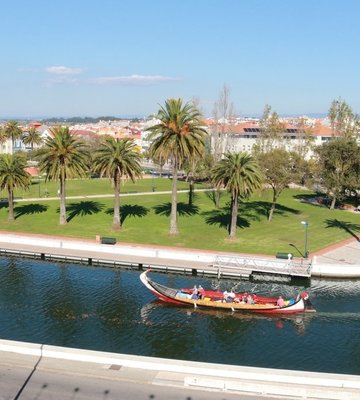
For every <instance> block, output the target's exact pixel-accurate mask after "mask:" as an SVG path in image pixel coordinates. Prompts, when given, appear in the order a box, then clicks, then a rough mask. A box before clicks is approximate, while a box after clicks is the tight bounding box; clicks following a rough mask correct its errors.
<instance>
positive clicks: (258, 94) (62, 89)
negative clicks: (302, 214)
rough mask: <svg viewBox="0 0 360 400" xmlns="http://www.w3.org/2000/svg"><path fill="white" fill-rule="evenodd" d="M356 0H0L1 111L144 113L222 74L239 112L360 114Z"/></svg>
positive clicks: (206, 86)
mask: <svg viewBox="0 0 360 400" xmlns="http://www.w3.org/2000/svg"><path fill="white" fill-rule="evenodd" d="M359 15H360V2H358V1H356V0H167V1H163V0H131V1H130V0H102V1H98V0H53V1H49V0H46V1H45V0H32V1H28V0H13V1H12V2H2V4H1V24H0V49H1V63H0V117H3V118H10V117H17V118H19V117H28V118H35V117H43V116H44V117H50V116H63V117H70V116H94V117H96V116H100V115H113V116H147V115H149V114H151V113H155V112H156V111H157V110H158V109H159V105H161V104H163V103H164V101H165V99H167V98H171V97H181V98H183V99H184V100H186V101H188V100H192V99H198V100H199V102H200V103H199V104H200V108H201V110H202V111H203V113H204V114H205V115H207V116H211V114H212V110H213V106H214V103H215V101H216V100H217V99H218V97H219V93H220V91H221V89H222V87H223V85H224V84H226V85H227V86H228V87H229V89H230V99H231V101H232V102H233V104H234V109H235V112H236V113H237V114H238V115H243V116H244V115H261V113H262V111H263V109H264V106H265V104H269V105H271V106H272V109H273V110H275V111H277V112H278V113H279V114H281V115H289V114H310V113H327V111H328V109H329V106H330V103H331V101H332V100H334V99H337V98H339V97H341V98H342V99H343V100H345V101H346V102H347V103H348V104H349V105H350V106H351V107H352V108H353V110H354V111H355V112H356V113H360V90H359V89H360V87H359V86H360V79H359V71H360V65H359V64H360V52H359V43H360V23H359Z"/></svg>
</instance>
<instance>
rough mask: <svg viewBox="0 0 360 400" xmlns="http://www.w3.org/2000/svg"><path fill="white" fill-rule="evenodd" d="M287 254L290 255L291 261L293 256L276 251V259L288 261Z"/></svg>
mask: <svg viewBox="0 0 360 400" xmlns="http://www.w3.org/2000/svg"><path fill="white" fill-rule="evenodd" d="M289 254H290V260H292V259H293V257H294V255H293V254H291V253H285V252H281V251H278V252H277V253H276V258H282V259H284V260H288V259H289Z"/></svg>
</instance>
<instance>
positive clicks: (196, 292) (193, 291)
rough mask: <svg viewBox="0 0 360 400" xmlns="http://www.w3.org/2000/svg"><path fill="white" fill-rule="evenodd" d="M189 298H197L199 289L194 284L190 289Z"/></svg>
mask: <svg viewBox="0 0 360 400" xmlns="http://www.w3.org/2000/svg"><path fill="white" fill-rule="evenodd" d="M191 298H192V299H194V300H197V299H199V290H198V288H197V287H196V285H194V287H193V290H192V293H191Z"/></svg>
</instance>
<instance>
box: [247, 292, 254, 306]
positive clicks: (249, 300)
mask: <svg viewBox="0 0 360 400" xmlns="http://www.w3.org/2000/svg"><path fill="white" fill-rule="evenodd" d="M246 302H247V303H248V304H255V301H254V298H253V297H252V296H251V294H250V293H249V294H248V296H247V298H246Z"/></svg>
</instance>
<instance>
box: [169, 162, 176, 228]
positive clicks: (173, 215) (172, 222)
mask: <svg viewBox="0 0 360 400" xmlns="http://www.w3.org/2000/svg"><path fill="white" fill-rule="evenodd" d="M177 172H178V169H177V163H176V161H174V165H173V180H172V191H171V214H170V231H169V233H170V235H177V234H178V230H177Z"/></svg>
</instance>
